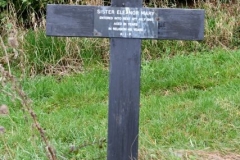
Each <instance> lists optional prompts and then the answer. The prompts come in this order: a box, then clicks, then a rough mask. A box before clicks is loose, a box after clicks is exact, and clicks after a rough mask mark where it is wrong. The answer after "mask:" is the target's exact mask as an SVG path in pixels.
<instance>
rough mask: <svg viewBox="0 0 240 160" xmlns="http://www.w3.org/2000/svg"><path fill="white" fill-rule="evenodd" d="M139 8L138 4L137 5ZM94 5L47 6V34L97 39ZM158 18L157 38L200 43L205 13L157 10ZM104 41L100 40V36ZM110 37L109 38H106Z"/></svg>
mask: <svg viewBox="0 0 240 160" xmlns="http://www.w3.org/2000/svg"><path fill="white" fill-rule="evenodd" d="M112 4H113V6H115V7H116V6H118V5H120V4H121V6H119V7H123V5H122V4H124V6H127V7H133V5H132V4H133V3H130V2H125V3H122V2H121V1H118V2H112ZM138 7H139V5H138ZM94 8H95V6H76V5H74V6H73V5H48V6H47V35H50V36H74V37H99V36H94V35H93V31H94ZM156 10H157V11H158V15H159V18H160V22H159V25H158V38H155V39H166V40H167V39H171V40H173V39H176V40H202V39H203V37H204V10H198V9H172V8H171V9H164V8H159V9H156ZM102 38H103V37H102ZM108 38H111V37H108Z"/></svg>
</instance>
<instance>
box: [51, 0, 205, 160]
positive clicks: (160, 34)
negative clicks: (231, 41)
mask: <svg viewBox="0 0 240 160" xmlns="http://www.w3.org/2000/svg"><path fill="white" fill-rule="evenodd" d="M47 35H49V36H66V37H71V36H72V37H96V38H97V37H98V38H103V37H105V38H110V45H111V46H110V84H109V113H108V154H107V159H108V160H127V159H137V157H138V126H139V100H140V90H139V89H140V64H141V39H162V40H163V39H170V40H202V39H203V36H204V10H197V9H172V8H171V9H166V8H142V0H112V2H111V7H106V6H105V7H104V6H79V5H48V6H47Z"/></svg>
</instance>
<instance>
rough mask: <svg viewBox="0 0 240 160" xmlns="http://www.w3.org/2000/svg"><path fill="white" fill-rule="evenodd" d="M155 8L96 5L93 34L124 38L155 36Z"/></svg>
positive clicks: (156, 30) (156, 20) (157, 19)
mask: <svg viewBox="0 0 240 160" xmlns="http://www.w3.org/2000/svg"><path fill="white" fill-rule="evenodd" d="M158 21H159V18H158V13H157V10H156V9H150V8H130V7H97V8H95V9H94V31H93V32H94V33H93V34H94V36H97V37H124V38H157V36H158Z"/></svg>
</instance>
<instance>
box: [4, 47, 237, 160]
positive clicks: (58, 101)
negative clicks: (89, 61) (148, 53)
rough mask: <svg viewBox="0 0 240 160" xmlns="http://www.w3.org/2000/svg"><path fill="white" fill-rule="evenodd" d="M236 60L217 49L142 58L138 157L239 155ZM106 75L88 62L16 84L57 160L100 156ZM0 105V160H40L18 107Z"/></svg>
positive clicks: (8, 101)
mask: <svg viewBox="0 0 240 160" xmlns="http://www.w3.org/2000/svg"><path fill="white" fill-rule="evenodd" d="M239 61H240V50H238V51H227V50H220V49H219V50H214V51H212V52H201V53H197V52H196V53H192V54H189V55H182V54H177V55H174V56H164V55H163V56H162V58H161V59H155V60H152V61H146V60H145V61H143V63H142V77H141V108H140V135H139V144H140V146H139V159H144V160H145V159H156V160H157V159H184V158H188V159H199V158H201V157H204V156H207V155H208V154H209V153H213V154H215V155H217V154H221V155H222V156H224V155H229V154H233V153H235V154H240V143H239V142H240V134H239V133H240V127H239V126H240V118H239V115H240V100H239V97H240V91H239V88H240V81H239V78H240V74H239V73H240V65H239ZM108 75H109V73H108V70H107V69H106V68H105V67H104V66H102V65H101V64H95V65H93V66H91V67H90V68H86V69H85V70H83V71H82V72H81V73H79V74H73V75H66V76H40V75H38V76H36V77H32V78H28V79H25V80H23V81H22V82H21V83H22V86H23V88H24V90H25V91H26V93H27V94H28V95H29V97H30V98H31V99H32V101H33V109H34V110H35V112H36V113H37V116H38V118H39V121H40V123H41V125H42V127H43V128H44V129H45V132H46V134H47V136H48V138H49V140H50V142H51V144H52V145H53V146H54V148H55V149H56V153H57V156H58V158H59V159H106V138H107V108H108V107H107V106H108ZM5 88H6V87H5ZM8 92H10V91H8ZM0 101H1V103H5V104H7V105H8V106H9V107H10V115H9V116H6V117H0V125H2V126H4V127H5V128H6V133H5V134H2V135H0V159H26V160H28V159H46V156H45V151H44V148H43V147H44V144H43V142H42V141H41V139H40V136H39V134H38V132H37V131H36V129H35V128H34V127H33V126H32V122H31V121H26V120H25V119H24V115H23V112H22V110H21V106H20V104H19V102H18V101H17V100H15V101H12V100H11V98H9V97H8V96H6V95H4V94H0ZM236 156H237V155H236ZM206 159H207V158H206Z"/></svg>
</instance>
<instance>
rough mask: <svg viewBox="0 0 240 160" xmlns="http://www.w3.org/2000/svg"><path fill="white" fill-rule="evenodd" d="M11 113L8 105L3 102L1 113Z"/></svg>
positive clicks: (0, 108)
mask: <svg viewBox="0 0 240 160" xmlns="http://www.w3.org/2000/svg"><path fill="white" fill-rule="evenodd" d="M8 114H9V110H8V107H7V105H5V104H3V105H1V107H0V115H8Z"/></svg>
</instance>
